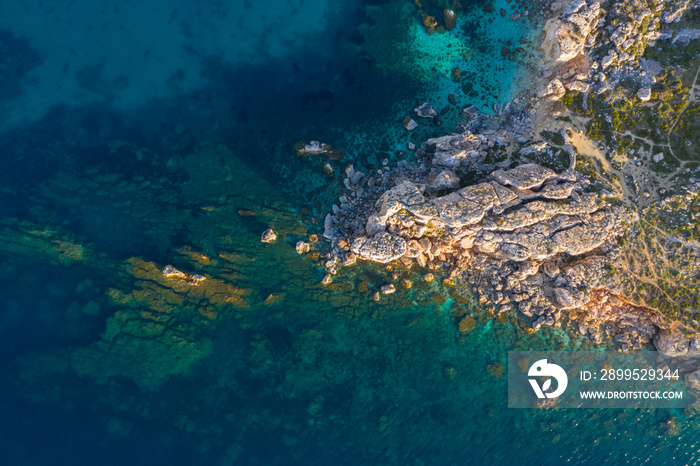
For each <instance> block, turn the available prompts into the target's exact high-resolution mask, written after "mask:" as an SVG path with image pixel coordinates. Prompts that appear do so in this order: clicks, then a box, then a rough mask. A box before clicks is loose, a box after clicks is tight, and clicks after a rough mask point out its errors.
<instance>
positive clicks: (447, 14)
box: [442, 9, 457, 31]
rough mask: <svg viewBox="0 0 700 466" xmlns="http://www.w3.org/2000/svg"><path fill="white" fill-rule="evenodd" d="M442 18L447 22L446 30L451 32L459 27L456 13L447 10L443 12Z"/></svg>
mask: <svg viewBox="0 0 700 466" xmlns="http://www.w3.org/2000/svg"><path fill="white" fill-rule="evenodd" d="M442 16H443V18H444V20H445V29H447V30H448V31H451V30H453V29H454V28H456V27H457V18H455V12H454V11H452V10H448V9H445V10H444V11H443V12H442Z"/></svg>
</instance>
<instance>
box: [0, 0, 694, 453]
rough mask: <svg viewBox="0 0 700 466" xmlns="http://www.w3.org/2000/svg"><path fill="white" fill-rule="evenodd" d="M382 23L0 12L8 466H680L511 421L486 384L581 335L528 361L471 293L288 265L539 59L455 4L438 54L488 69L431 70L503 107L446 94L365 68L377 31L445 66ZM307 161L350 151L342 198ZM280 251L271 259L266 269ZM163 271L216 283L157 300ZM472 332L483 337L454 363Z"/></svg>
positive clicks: (213, 11)
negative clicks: (338, 209)
mask: <svg viewBox="0 0 700 466" xmlns="http://www.w3.org/2000/svg"><path fill="white" fill-rule="evenodd" d="M263 3H265V5H263ZM370 3H371V5H370ZM397 4H398V6H396V5H394V4H393V3H391V2H382V1H373V2H367V4H365V3H361V2H351V1H348V2H325V1H322V0H317V1H315V2H310V1H306V2H279V3H277V2H260V3H255V2H250V3H245V2H243V3H241V4H238V3H237V2H234V3H231V4H225V3H218V2H210V3H202V4H198V6H197V7H194V6H193V5H192V4H189V3H183V4H182V5H178V6H176V7H173V6H172V5H170V6H167V7H166V6H165V4H163V3H160V2H156V1H153V2H142V3H139V4H136V3H134V4H130V3H128V2H120V3H113V4H110V3H107V2H104V3H101V4H99V7H97V6H95V4H89V5H88V4H87V3H81V2H77V3H73V4H71V6H61V7H60V8H59V7H58V6H55V7H52V6H47V5H45V4H43V3H40V2H23V3H22V4H19V3H16V2H6V3H3V4H2V6H0V18H2V19H1V20H0V22H1V24H0V30H2V31H7V32H6V33H3V34H2V35H0V38H1V39H2V41H3V44H4V45H5V47H4V48H3V49H2V50H3V51H4V55H3V56H2V60H3V64H5V67H6V68H5V69H6V70H9V71H8V72H7V73H6V74H5V76H8V77H7V78H2V79H5V80H6V81H3V82H6V83H8V84H7V87H5V89H11V92H10V91H7V92H4V93H0V98H1V99H2V101H0V109H1V111H2V112H4V113H3V115H4V121H5V123H4V127H3V132H2V134H0V147H2V148H3V152H2V158H3V169H4V170H3V171H2V172H1V173H0V257H1V258H2V259H1V261H2V267H0V297H1V302H2V303H3V307H2V312H1V313H0V359H1V361H2V367H3V368H4V370H3V376H2V377H0V384H1V388H2V390H1V392H0V393H2V394H3V395H2V403H0V419H2V421H0V435H1V436H2V439H3V441H2V445H3V448H0V457H1V458H2V463H3V464H329V463H331V462H333V463H337V464H361V463H370V462H371V463H382V464H395V463H409V464H412V463H415V464H426V463H429V464H445V463H452V464H454V463H457V464H562V463H595V464H598V463H608V464H621V463H630V464H637V463H641V462H651V461H654V462H656V463H660V464H681V463H683V464H692V463H695V462H696V461H697V457H698V453H697V451H698V441H699V437H698V434H697V431H698V427H700V426H699V425H698V420H697V417H695V416H693V415H692V413H691V412H689V411H688V412H683V411H669V410H657V411H623V410H597V411H593V410H591V411H584V410H568V411H566V410H548V411H529V410H509V409H508V408H507V396H506V379H505V377H498V375H499V374H498V368H497V365H494V364H495V363H501V364H505V363H506V354H507V351H508V350H516V349H517V350H526V349H538V350H542V349H547V348H550V349H578V348H582V349H586V348H589V347H590V344H589V342H588V341H587V340H582V339H581V338H580V337H578V336H577V335H576V334H573V333H569V332H567V331H565V330H561V329H550V328H545V329H544V330H542V331H540V332H539V333H537V334H536V335H529V334H526V333H525V332H524V331H523V330H522V329H521V328H520V326H519V325H518V321H517V316H512V320H506V321H505V322H498V321H496V320H494V319H492V318H490V317H489V316H488V315H487V314H486V313H485V310H484V309H482V308H480V307H479V306H478V305H477V304H476V302H475V300H474V299H473V296H472V295H471V292H470V290H469V288H468V284H458V285H457V286H455V287H451V286H444V285H442V284H441V283H440V282H439V281H436V282H433V283H432V284H427V283H424V282H422V281H421V280H420V275H421V273H422V271H418V270H416V271H399V274H400V276H402V277H405V278H410V279H411V280H412V281H413V283H414V286H413V288H412V289H411V290H410V291H409V290H405V289H403V288H401V287H398V288H399V292H397V293H396V294H395V295H391V296H388V297H385V298H383V299H382V301H381V302H379V303H375V302H374V301H372V300H371V299H370V298H369V294H370V293H371V292H372V291H374V290H375V289H377V288H378V286H380V285H382V284H384V283H386V282H388V281H389V280H391V278H390V273H389V272H387V271H386V270H384V269H383V268H380V267H377V266H362V267H361V266H356V267H354V268H349V269H341V271H340V273H339V276H338V277H335V278H334V283H333V284H332V285H330V286H328V287H323V286H321V285H320V284H319V282H320V279H321V278H322V276H323V274H324V272H323V271H322V269H321V268H320V267H319V266H318V260H320V259H314V258H313V257H312V256H311V255H307V256H305V257H301V256H298V255H297V254H296V253H295V251H294V244H295V243H296V241H297V240H298V239H301V238H306V237H308V235H309V234H311V233H320V232H321V230H322V225H320V224H322V220H321V221H320V222H319V219H322V218H323V216H324V215H325V213H326V212H327V211H328V210H329V206H330V205H331V203H332V202H334V199H336V198H337V196H338V195H340V194H342V187H341V185H340V183H339V182H338V178H337V174H338V173H339V172H341V171H342V168H343V166H344V165H345V164H346V163H348V162H353V163H356V164H357V165H359V166H365V167H369V166H372V165H374V166H378V164H379V163H380V161H381V160H382V159H383V158H388V159H390V160H391V161H392V163H393V162H395V161H396V160H397V155H396V153H395V150H396V149H397V148H402V149H403V146H404V145H405V144H406V143H407V141H408V139H407V138H409V137H410V136H408V135H407V133H406V132H405V130H403V128H402V127H401V124H400V117H401V116H402V115H405V114H409V113H410V112H411V109H412V108H413V106H414V105H416V104H418V103H421V102H422V101H425V100H429V101H431V102H433V101H434V102H440V101H441V99H446V95H447V94H450V93H454V94H455V95H456V97H457V100H458V105H457V106H455V107H454V108H453V109H452V110H450V113H449V114H446V116H445V117H444V120H445V121H444V123H443V126H441V127H434V126H430V125H426V124H422V125H421V127H420V128H419V129H417V130H416V134H419V138H418V140H417V142H420V140H422V138H425V137H429V136H431V135H439V134H445V133H447V132H449V131H450V130H451V129H452V127H454V126H455V125H457V124H459V122H460V116H459V110H461V107H462V106H464V105H467V104H476V105H477V106H480V107H484V109H486V108H487V107H488V106H490V105H492V104H493V103H504V102H505V101H506V100H507V98H506V97H504V96H506V95H508V98H510V97H511V96H512V95H514V94H515V91H517V89H514V88H512V86H511V84H512V82H513V78H516V77H517V76H519V74H518V73H521V72H522V71H523V68H522V67H523V66H524V65H520V67H516V66H515V64H514V63H515V62H511V61H509V60H507V59H504V58H503V57H501V56H500V53H493V51H494V50H495V51H498V50H500V48H501V45H500V44H499V43H498V42H495V43H494V42H493V41H494V39H493V36H499V38H501V40H504V41H505V40H506V38H507V40H511V38H510V37H509V36H508V37H507V35H508V34H512V35H513V38H516V37H517V36H519V35H521V34H522V35H524V36H527V35H528V34H531V31H530V32H528V31H527V30H525V31H521V30H520V29H519V28H520V26H518V29H515V22H512V23H513V24H510V23H506V22H504V21H506V20H501V17H500V15H498V11H499V8H501V7H502V6H503V7H506V8H508V9H509V12H510V7H509V4H508V3H507V2H505V1H504V2H502V5H501V4H500V3H499V2H494V5H495V7H496V12H495V13H492V14H491V15H490V16H488V14H484V13H482V10H481V6H482V5H471V6H470V5H467V4H466V3H464V5H465V13H464V15H463V16H461V17H460V18H461V19H460V24H459V27H458V28H457V29H456V30H455V31H456V32H453V33H452V34H454V35H455V36H457V35H458V34H459V35H460V38H461V39H460V40H463V41H464V42H466V43H467V44H470V42H469V41H470V40H471V41H475V39H474V38H473V37H472V38H471V39H470V36H469V34H467V33H466V32H464V33H462V32H461V31H467V30H469V31H474V30H478V31H483V32H481V34H482V35H483V37H482V40H483V41H485V42H484V44H485V46H487V47H490V48H488V49H487V51H486V52H480V49H479V46H484V44H481V43H479V44H477V43H476V42H474V43H473V44H472V45H473V48H474V50H475V52H474V55H471V56H468V59H467V60H463V58H464V57H462V56H461V55H460V58H456V57H452V58H450V60H454V61H451V62H450V63H449V64H448V65H447V68H450V67H452V66H453V65H457V66H459V67H460V69H461V70H462V69H463V70H469V69H470V68H469V67H471V66H473V67H475V68H474V69H475V70H476V71H478V70H479V69H481V67H487V66H488V69H489V70H490V71H489V75H492V77H493V79H492V80H488V81H486V82H485V85H488V86H490V87H493V88H494V90H493V91H492V92H494V93H495V94H497V98H496V97H490V96H488V95H487V92H482V91H484V89H480V90H479V92H478V94H475V95H472V96H468V95H466V94H465V93H464V91H463V87H464V84H465V83H464V82H462V81H460V83H454V82H453V81H452V80H451V78H450V77H449V76H447V77H445V76H443V74H444V73H443V70H440V69H437V68H436V70H435V71H434V72H433V71H432V70H431V69H429V70H428V71H430V72H429V73H428V75H427V76H426V75H425V74H424V73H425V72H426V70H425V67H423V66H422V65H421V67H420V70H419V71H420V73H418V74H416V69H415V68H412V67H409V68H402V67H393V68H392V67H387V66H382V67H380V66H378V65H380V64H381V62H380V60H379V59H380V58H381V55H377V54H379V52H378V51H377V49H376V48H374V49H373V48H372V47H370V46H369V45H367V37H368V36H367V34H364V35H363V33H362V31H366V28H368V27H369V28H371V27H376V23H373V22H372V21H373V20H372V19H371V18H372V17H375V18H376V17H377V16H378V15H380V14H381V13H382V12H383V14H384V15H385V16H386V18H388V19H387V21H388V22H389V23H392V22H393V23H396V21H398V24H401V22H402V21H403V22H404V23H406V24H408V25H409V29H406V28H404V29H401V30H402V31H408V32H410V34H406V36H405V37H404V38H405V41H398V39H397V37H396V34H395V33H394V31H390V32H392V34H390V35H389V37H387V38H385V41H386V43H385V44H384V46H391V47H407V48H406V49H405V50H403V52H402V53H409V52H411V53H416V54H419V53H421V54H426V53H428V52H430V50H433V51H437V52H439V50H440V49H439V48H435V47H436V44H444V43H449V42H450V41H454V37H453V38H451V39H450V38H447V36H444V37H440V36H438V35H437V34H439V33H436V35H435V37H432V36H430V37H427V36H426V37H423V36H421V35H420V34H421V32H422V31H421V26H420V25H418V24H417V19H416V18H415V17H414V16H412V15H413V14H414V13H415V11H414V10H412V8H413V7H412V6H411V5H410V4H409V5H408V6H406V5H405V4H404V3H399V2H397ZM409 7H410V8H409ZM377 8H383V9H380V10H377ZM397 12H403V13H401V14H403V15H404V16H398V20H395V18H397V17H396V16H392V15H396V14H397ZM470 15H471V16H470ZM492 17H493V18H494V19H493V22H492V23H489V21H488V20H489V18H492ZM465 18H472V19H471V20H469V21H471V22H469V21H467V20H466V19H465ZM399 20H400V21H399ZM477 20H479V21H483V23H479V24H481V26H479V27H480V28H481V29H478V28H477V27H476V26H475V25H474V24H475V23H474V21H477ZM521 24H522V23H521ZM467 26H468V27H467ZM491 27H493V28H492V29H490V28H491ZM379 32H381V30H380V31H379ZM377 34H378V32H377V31H375V34H374V35H372V37H374V39H375V40H379V39H377V37H378V36H377ZM489 34H490V35H489ZM416 37H418V38H419V39H418V40H419V42H421V44H416V42H415V40H416V39H415V38H416ZM484 37H485V38H488V37H491V39H484ZM397 41H398V43H397ZM423 41H424V42H423ZM402 44H403V45H402ZM406 44H412V45H410V47H409V46H407V45H406ZM375 45H377V44H375ZM379 45H382V44H379ZM391 50H393V49H391ZM370 51H372V53H374V55H373V54H372V53H370ZM385 53H389V55H390V54H391V53H393V52H392V51H390V52H385ZM533 53H534V52H533ZM421 56H423V57H425V55H421ZM442 59H444V57H441V58H440V60H442ZM426 60H427V61H429V62H430V60H432V59H426ZM440 60H438V61H437V63H442V61H440ZM460 60H462V61H460ZM489 60H490V61H489ZM431 63H434V62H431ZM428 68H430V67H428ZM499 68H501V70H499V71H498V72H494V71H493V70H498V69H499ZM421 73H423V74H421ZM441 73H442V74H441ZM120 76H121V77H122V78H123V79H122V78H120ZM10 85H11V86H10ZM479 85H481V84H479ZM460 93H461V94H460ZM443 102H444V101H443ZM434 106H435V108H436V109H438V110H439V109H440V108H441V107H442V105H438V104H437V103H436V104H434ZM311 138H313V139H321V140H323V141H326V142H329V143H331V144H333V145H334V146H335V147H337V148H339V149H341V150H343V151H345V153H346V155H345V158H343V159H341V160H337V161H331V162H330V163H332V164H333V166H334V168H335V174H334V175H332V176H328V175H325V174H324V173H323V171H322V166H323V163H325V161H324V162H323V163H321V161H320V160H308V159H301V158H299V157H298V156H297V155H296V154H295V152H294V150H293V144H294V143H296V142H297V141H299V140H301V139H307V140H308V139H311ZM408 157H409V160H410V155H409V156H408ZM269 227H271V228H273V229H274V230H275V231H276V232H277V234H278V236H279V239H278V241H277V242H276V243H274V244H263V243H261V242H260V233H261V232H262V231H263V230H265V229H266V228H269ZM312 252H323V245H316V246H314V250H313V251H312ZM167 264H172V265H174V266H175V267H177V268H179V269H180V270H182V271H184V272H186V273H188V274H201V275H203V276H205V277H206V281H205V282H204V284H203V285H201V286H200V287H197V288H191V287H187V286H185V287H184V288H178V287H173V285H172V283H170V282H167V281H165V280H164V279H163V278H162V277H161V275H160V270H161V269H162V268H163V267H164V266H165V265H167ZM465 314H470V315H472V316H473V317H474V318H475V319H476V320H477V322H478V324H477V327H476V328H475V329H474V330H473V331H472V332H471V333H469V334H467V335H461V334H460V333H459V332H458V330H457V322H458V320H459V319H460V318H461V317H462V316H463V315H465ZM489 368H491V369H489Z"/></svg>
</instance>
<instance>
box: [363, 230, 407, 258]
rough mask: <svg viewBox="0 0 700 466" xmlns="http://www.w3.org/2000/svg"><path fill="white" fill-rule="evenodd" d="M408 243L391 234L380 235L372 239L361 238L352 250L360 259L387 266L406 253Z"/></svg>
mask: <svg viewBox="0 0 700 466" xmlns="http://www.w3.org/2000/svg"><path fill="white" fill-rule="evenodd" d="M406 249H407V248H406V241H405V240H404V239H403V238H401V237H398V236H393V235H390V234H389V233H386V232H385V233H380V234H378V235H376V236H374V237H372V238H365V237H359V238H357V239H355V241H353V243H352V246H351V247H350V250H351V251H352V252H353V253H355V254H357V255H358V256H359V258H360V259H365V260H368V261H372V262H379V263H380V264H386V263H387V262H391V261H393V260H396V259H398V258H399V257H401V256H403V255H404V254H405V253H406Z"/></svg>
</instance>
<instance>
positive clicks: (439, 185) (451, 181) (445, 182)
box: [428, 170, 459, 191]
mask: <svg viewBox="0 0 700 466" xmlns="http://www.w3.org/2000/svg"><path fill="white" fill-rule="evenodd" d="M457 186H459V177H458V176H457V175H456V174H455V172H453V171H452V170H442V171H441V172H440V173H438V174H437V176H436V177H435V179H434V180H433V181H431V183H430V185H428V189H430V190H432V191H441V190H445V189H454V188H456V187H457Z"/></svg>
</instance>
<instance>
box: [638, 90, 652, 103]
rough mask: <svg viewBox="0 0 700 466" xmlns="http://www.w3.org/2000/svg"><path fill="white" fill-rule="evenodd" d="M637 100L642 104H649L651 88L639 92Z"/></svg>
mask: <svg viewBox="0 0 700 466" xmlns="http://www.w3.org/2000/svg"><path fill="white" fill-rule="evenodd" d="M637 98H638V99H639V100H641V101H642V102H648V101H649V100H651V88H649V87H643V88H641V89H640V90H638V91H637Z"/></svg>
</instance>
